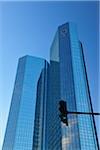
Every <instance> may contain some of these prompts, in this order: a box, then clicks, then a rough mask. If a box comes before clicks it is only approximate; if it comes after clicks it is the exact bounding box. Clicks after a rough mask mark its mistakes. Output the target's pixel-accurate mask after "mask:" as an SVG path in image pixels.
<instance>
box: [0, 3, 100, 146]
mask: <svg viewBox="0 0 100 150" xmlns="http://www.w3.org/2000/svg"><path fill="white" fill-rule="evenodd" d="M98 11H99V8H98V2H95V1H94V2H88V1H86V2H85V1H84V2H68V1H67V2H0V70H1V71H0V91H1V92H0V110H1V113H0V119H1V120H0V142H1V143H0V148H1V145H2V141H3V137H4V132H5V127H6V122H7V117H8V112H9V106H10V102H11V97H12V92H13V86H14V80H15V75H16V69H17V63H18V58H19V57H22V56H23V55H26V54H28V55H33V56H38V57H43V58H45V59H47V60H49V51H50V45H51V43H52V40H53V37H54V34H55V32H56V30H57V27H58V26H59V25H61V24H63V23H65V22H69V21H71V22H75V23H76V24H77V27H78V35H79V39H80V40H81V41H82V43H83V48H84V53H85V60H86V66H87V73H88V78H89V84H90V92H91V96H92V102H93V108H94V110H95V111H96V112H98V111H99V112H100V109H99V106H100V103H98V99H99V96H98V94H99V92H98V90H99V88H98V74H99V71H98V69H99V38H98V36H99V12H98ZM98 120H100V117H98ZM96 123H97V126H99V125H98V121H97V120H96ZM99 134H100V132H99Z"/></svg>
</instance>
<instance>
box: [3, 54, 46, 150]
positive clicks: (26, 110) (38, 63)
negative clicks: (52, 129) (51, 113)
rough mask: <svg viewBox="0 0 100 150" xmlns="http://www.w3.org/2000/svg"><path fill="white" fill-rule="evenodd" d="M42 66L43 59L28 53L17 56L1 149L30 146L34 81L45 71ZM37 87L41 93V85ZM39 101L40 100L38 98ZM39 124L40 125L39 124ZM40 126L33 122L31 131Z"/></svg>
mask: <svg viewBox="0 0 100 150" xmlns="http://www.w3.org/2000/svg"><path fill="white" fill-rule="evenodd" d="M46 65H47V62H46V60H44V59H40V58H36V57H32V56H24V57H22V58H20V59H19V63H18V69H17V75H16V80H15V85H14V90H13V95H12V101H11V107H10V112H9V117H8V123H7V127H6V133H5V138H4V143H3V148H2V149H3V150H32V149H33V133H34V127H35V126H34V124H35V123H34V120H35V104H36V99H38V98H37V83H38V79H39V77H40V75H41V73H42V72H43V70H45V73H46V68H45V67H46ZM42 76H44V75H42ZM42 85H43V86H44V81H42ZM43 88H44V87H43ZM41 90H42V91H41V92H44V89H42V88H41ZM41 95H42V93H41ZM44 96H45V93H44ZM41 100H42V103H43V99H42V98H41ZM37 107H38V109H39V108H40V107H41V106H40V104H39V106H37ZM41 111H44V110H41ZM43 113H44V112H41V115H42V114H43ZM37 115H38V114H36V117H37ZM39 119H40V120H41V122H42V121H43V120H42V118H41V116H40V118H39ZM42 124H43V122H42ZM39 126H40V128H41V125H39ZM40 128H39V127H38V125H37V126H36V127H35V132H36V131H37V129H38V130H40ZM37 132H39V134H40V135H39V137H40V136H41V138H42V137H43V135H42V134H41V133H40V131H37ZM42 132H43V131H42ZM37 136H38V135H37ZM35 140H36V136H35ZM34 149H35V147H34Z"/></svg>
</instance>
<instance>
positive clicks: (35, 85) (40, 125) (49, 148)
mask: <svg viewBox="0 0 100 150" xmlns="http://www.w3.org/2000/svg"><path fill="white" fill-rule="evenodd" d="M60 100H64V101H66V103H67V108H68V111H75V112H93V109H92V104H91V97H90V91H89V85H88V79H87V73H86V66H85V60H84V54H83V48H82V44H81V42H80V41H79V39H78V35H77V27H76V25H75V24H74V23H66V24H63V25H61V26H59V27H58V29H57V32H56V34H55V37H54V40H53V42H52V45H51V48H50V63H48V62H47V61H46V60H44V59H41V58H36V57H32V56H25V57H22V58H20V59H19V64H18V69H17V75H16V80H15V86H14V92H13V96H12V102H11V107H10V112H9V117H8V123H7V128H6V133H5V138H4V144H3V150H98V143H97V136H96V128H95V122H94V117H93V116H92V115H83V114H79V115H76V114H68V126H66V125H65V124H64V123H63V122H62V121H61V119H60V117H59V114H60V112H59V101H60Z"/></svg>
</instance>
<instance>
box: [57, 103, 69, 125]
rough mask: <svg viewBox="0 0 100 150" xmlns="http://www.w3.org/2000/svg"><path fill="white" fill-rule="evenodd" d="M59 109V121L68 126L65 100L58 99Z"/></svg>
mask: <svg viewBox="0 0 100 150" xmlns="http://www.w3.org/2000/svg"><path fill="white" fill-rule="evenodd" d="M59 111H60V115H59V117H60V118H61V121H62V122H63V123H65V124H66V125H67V126H68V119H67V109H66V102H65V101H63V100H61V101H59Z"/></svg>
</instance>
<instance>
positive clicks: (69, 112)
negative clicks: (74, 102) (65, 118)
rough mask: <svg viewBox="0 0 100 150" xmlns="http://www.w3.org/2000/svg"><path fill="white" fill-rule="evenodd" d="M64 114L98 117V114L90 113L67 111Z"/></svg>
mask: <svg viewBox="0 0 100 150" xmlns="http://www.w3.org/2000/svg"><path fill="white" fill-rule="evenodd" d="M66 114H80V115H81V114H83V115H100V113H92V112H73V111H67V112H66Z"/></svg>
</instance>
